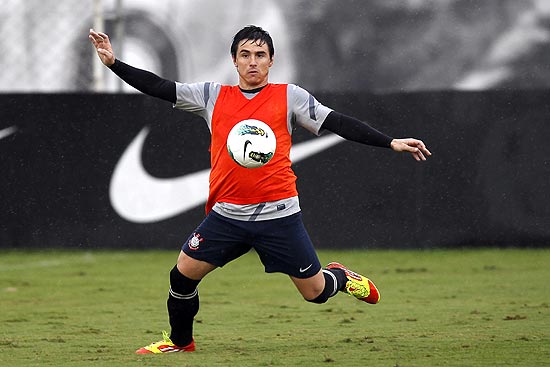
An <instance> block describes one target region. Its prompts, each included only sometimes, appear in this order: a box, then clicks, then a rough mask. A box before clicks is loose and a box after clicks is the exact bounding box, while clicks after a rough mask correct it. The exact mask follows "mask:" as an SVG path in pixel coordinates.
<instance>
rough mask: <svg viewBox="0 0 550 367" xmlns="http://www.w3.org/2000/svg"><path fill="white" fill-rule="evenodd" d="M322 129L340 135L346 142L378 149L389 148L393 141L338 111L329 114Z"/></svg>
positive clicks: (367, 125)
mask: <svg viewBox="0 0 550 367" xmlns="http://www.w3.org/2000/svg"><path fill="white" fill-rule="evenodd" d="M321 128H323V129H326V130H328V131H331V132H333V133H335V134H336V135H340V136H341V137H342V138H344V139H346V140H351V141H355V142H357V143H361V144H366V145H373V146H376V147H385V148H389V147H390V143H391V141H392V140H393V138H391V137H389V136H387V135H386V134H384V133H381V132H380V131H378V130H376V129H375V128H373V127H371V126H370V125H369V124H367V123H365V122H363V121H360V120H357V119H355V118H353V117H349V116H346V115H344V114H341V113H339V112H336V111H331V112H330V113H329V114H328V116H327V118H326V119H325V121H324V122H323V125H322V126H321Z"/></svg>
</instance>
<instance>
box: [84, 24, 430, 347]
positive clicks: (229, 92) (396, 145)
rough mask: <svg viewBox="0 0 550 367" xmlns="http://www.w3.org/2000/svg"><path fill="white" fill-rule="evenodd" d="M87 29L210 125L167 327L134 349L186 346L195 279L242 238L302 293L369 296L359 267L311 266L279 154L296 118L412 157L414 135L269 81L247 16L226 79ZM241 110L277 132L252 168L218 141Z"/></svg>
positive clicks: (107, 58) (148, 83) (137, 74)
mask: <svg viewBox="0 0 550 367" xmlns="http://www.w3.org/2000/svg"><path fill="white" fill-rule="evenodd" d="M89 39H90V41H91V42H92V44H93V45H94V46H95V48H96V50H97V54H98V56H99V58H100V59H101V61H102V62H103V64H105V65H106V66H108V67H109V68H110V69H111V71H113V72H114V73H115V74H116V75H118V76H119V77H120V78H121V79H123V80H124V81H125V82H127V83H128V84H130V85H131V86H133V87H134V88H136V89H138V90H139V91H141V92H143V93H145V94H148V95H151V96H154V97H158V98H160V99H163V100H166V101H169V102H172V103H173V105H174V107H175V108H180V109H183V110H186V111H190V112H192V113H195V114H197V115H199V116H201V117H203V118H204V119H205V120H206V124H207V126H208V128H209V129H210V132H211V135H212V138H211V146H210V150H211V153H210V154H211V173H210V190H209V197H208V201H207V204H206V217H205V219H204V220H203V222H202V223H200V224H199V226H198V227H197V228H196V230H195V231H194V232H193V233H192V234H190V236H189V237H188V238H187V240H186V241H185V242H184V244H183V246H182V249H181V252H180V254H179V257H178V260H177V263H176V265H175V266H174V267H173V269H172V270H171V271H170V290H169V294H168V301H167V308H168V315H169V322H170V326H171V333H170V335H168V333H166V332H164V333H163V340H161V341H159V342H154V343H152V344H150V345H147V346H145V347H143V348H140V349H138V350H137V351H136V353H138V354H146V353H168V352H192V351H194V350H195V341H194V339H193V319H194V316H195V315H196V314H197V312H198V310H199V293H198V290H197V286H198V284H199V283H200V281H201V280H202V279H203V278H204V277H205V276H206V275H207V274H208V273H210V272H211V271H213V270H214V269H216V268H218V267H222V266H224V265H225V264H227V263H228V262H230V261H232V260H234V259H236V258H238V257H240V256H241V255H243V254H245V253H247V252H248V251H249V250H250V249H252V248H253V249H254V250H255V251H256V252H257V253H258V255H259V257H260V260H261V261H262V263H263V265H264V267H265V271H266V272H268V273H273V272H281V273H284V274H287V275H288V276H289V277H290V279H291V280H292V282H293V283H294V285H295V286H296V288H297V289H298V291H299V292H300V293H301V295H302V296H303V297H304V299H305V300H306V301H309V302H313V303H319V304H320V303H324V302H326V301H327V300H328V299H329V298H330V297H332V296H334V295H336V294H337V293H338V291H342V292H345V293H348V294H350V295H352V296H354V297H356V298H357V299H359V300H361V301H364V302H367V303H371V304H375V303H377V302H378V301H379V300H380V293H379V292H378V289H377V288H376V286H375V285H374V283H373V282H372V281H371V280H370V279H368V278H367V277H365V276H363V275H360V274H357V273H355V272H353V271H351V270H349V269H347V268H346V267H345V266H343V265H341V264H339V263H336V262H331V263H330V264H328V265H327V266H326V267H325V268H322V267H321V264H320V262H319V259H318V257H317V254H316V252H315V250H314V247H313V244H312V243H311V240H310V238H309V236H308V234H307V232H306V229H305V228H304V225H303V222H302V214H301V211H300V204H299V200H298V193H297V191H296V184H295V181H296V176H295V175H294V172H293V171H292V169H291V161H290V157H289V154H290V146H291V133H292V129H293V127H294V126H301V127H303V128H305V129H306V130H309V131H310V132H312V133H313V134H315V135H319V134H321V133H322V132H323V130H327V131H331V132H333V133H335V134H338V135H340V136H342V137H343V138H345V139H347V140H352V141H355V142H359V143H362V144H368V145H373V146H379V147H386V148H391V149H393V150H394V151H396V152H409V153H410V154H412V156H413V157H414V158H415V159H416V160H417V161H424V160H426V157H427V156H430V155H431V153H430V151H429V150H428V149H427V148H426V146H425V145H424V143H423V142H422V141H421V140H418V139H414V138H406V139H393V138H391V137H389V136H387V135H385V134H383V133H381V132H379V131H377V130H376V129H374V128H372V127H371V126H369V125H368V124H367V123H365V122H362V121H359V120H357V119H355V118H352V117H349V116H346V115H344V114H341V113H339V112H336V111H333V110H332V109H330V108H329V107H326V106H324V105H322V104H321V103H319V102H318V101H317V100H316V99H315V98H314V97H313V96H312V95H311V94H309V93H308V92H307V91H306V90H304V89H302V88H300V87H299V86H296V85H293V84H272V83H269V81H268V76H269V70H270V68H271V66H272V65H273V61H274V58H273V56H274V48H273V41H272V39H271V36H270V35H269V33H268V32H266V31H264V30H263V29H262V28H260V27H257V26H247V27H245V28H243V29H241V30H240V31H239V32H238V33H237V34H236V35H235V36H234V38H233V42H232V44H231V49H230V50H231V57H232V60H233V64H234V66H235V68H236V71H237V74H238V77H239V84H238V85H235V86H229V85H221V84H219V83H214V82H202V83H192V84H188V83H180V82H174V81H170V80H166V79H163V78H161V77H159V76H157V75H155V74H153V73H151V72H148V71H145V70H141V69H137V68H134V67H132V66H130V65H127V64H125V63H123V62H122V61H120V60H118V59H117V58H115V54H114V52H113V49H112V47H111V43H110V41H109V37H108V36H107V35H106V34H105V33H101V32H95V31H94V30H90V33H89ZM246 119H255V120H260V121H263V122H265V123H266V124H268V125H269V126H270V127H271V129H272V130H273V131H274V133H275V135H276V138H277V149H276V151H275V154H274V156H273V158H272V160H271V161H270V162H269V163H268V164H266V165H264V166H262V167H260V168H255V169H247V168H244V167H241V166H239V165H237V164H236V163H235V162H234V161H233V160H232V159H231V157H230V155H229V153H228V151H227V148H226V140H227V136H228V133H229V131H230V130H231V128H232V127H233V126H234V125H235V124H237V123H238V122H240V121H243V120H246ZM251 181H252V182H253V183H254V184H253V185H251V184H250V182H251Z"/></svg>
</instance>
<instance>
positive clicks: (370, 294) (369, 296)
mask: <svg viewBox="0 0 550 367" xmlns="http://www.w3.org/2000/svg"><path fill="white" fill-rule="evenodd" d="M327 269H342V270H343V271H344V272H345V273H346V277H347V278H348V281H347V282H346V286H345V288H344V290H342V292H346V293H347V294H349V295H350V296H354V297H355V298H357V299H358V300H360V301H363V302H367V303H371V304H376V303H378V302H379V301H380V292H378V288H376V286H375V285H374V283H373V282H372V281H371V280H370V279H369V278H367V277H365V276H363V275H361V274H357V273H355V272H353V271H351V270H349V269H348V268H346V267H345V266H344V265H342V264H339V263H336V262H332V263H330V264H328V265H327Z"/></svg>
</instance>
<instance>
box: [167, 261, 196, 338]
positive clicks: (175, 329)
mask: <svg viewBox="0 0 550 367" xmlns="http://www.w3.org/2000/svg"><path fill="white" fill-rule="evenodd" d="M199 282H200V280H193V279H189V278H187V277H186V276H185V275H183V274H181V273H180V272H179V270H178V269H177V267H176V266H174V268H173V269H172V270H171V271H170V292H169V294H168V301H167V302H166V305H167V307H168V317H169V320H170V326H171V328H172V331H171V333H170V339H171V340H172V342H173V343H174V344H175V345H177V346H180V347H184V346H186V345H188V344H189V343H191V341H192V340H193V319H194V317H195V315H196V314H197V312H199V292H198V289H197V285H198V284H199Z"/></svg>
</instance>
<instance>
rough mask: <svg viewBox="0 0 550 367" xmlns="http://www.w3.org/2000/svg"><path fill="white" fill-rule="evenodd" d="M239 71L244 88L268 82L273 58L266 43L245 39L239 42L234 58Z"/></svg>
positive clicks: (257, 86)
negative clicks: (260, 43)
mask: <svg viewBox="0 0 550 367" xmlns="http://www.w3.org/2000/svg"><path fill="white" fill-rule="evenodd" d="M233 63H234V64H235V66H236V67H237V72H238V73H239V86H240V87H241V88H243V89H254V88H259V87H263V86H264V85H266V84H267V83H268V75H269V68H270V67H271V65H273V59H272V58H271V57H270V56H269V48H268V47H267V44H266V43H263V44H262V45H259V44H258V41H253V40H245V41H242V42H241V43H240V44H239V47H238V48H237V54H236V56H235V58H234V59H233Z"/></svg>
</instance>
